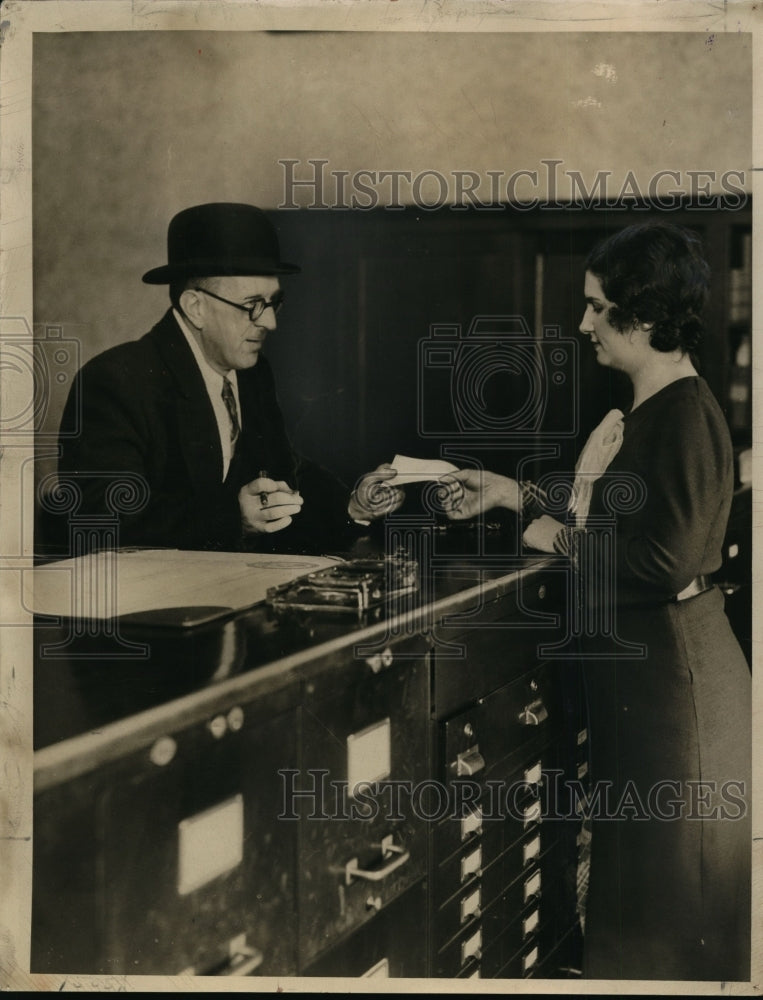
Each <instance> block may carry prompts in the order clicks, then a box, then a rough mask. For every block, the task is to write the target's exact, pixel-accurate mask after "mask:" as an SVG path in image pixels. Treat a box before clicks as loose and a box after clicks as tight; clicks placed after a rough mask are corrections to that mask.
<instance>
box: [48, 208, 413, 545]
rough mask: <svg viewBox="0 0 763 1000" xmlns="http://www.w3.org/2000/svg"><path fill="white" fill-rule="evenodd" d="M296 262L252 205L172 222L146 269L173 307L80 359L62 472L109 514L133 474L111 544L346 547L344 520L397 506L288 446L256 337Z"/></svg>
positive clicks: (272, 315) (65, 423)
mask: <svg viewBox="0 0 763 1000" xmlns="http://www.w3.org/2000/svg"><path fill="white" fill-rule="evenodd" d="M299 270H300V269H299V267H297V266H296V265H295V264H289V263H286V262H284V261H282V260H281V259H280V251H279V245H278V238H277V235H276V232H275V229H274V227H273V226H272V224H271V223H270V221H269V220H268V218H267V217H266V215H265V214H264V212H262V211H261V210H260V209H258V208H256V207H254V206H253V205H242V204H232V203H214V204H206V205H198V206H195V207H193V208H188V209H185V210H184V211H182V212H180V213H179V214H178V215H176V216H175V217H174V218H173V219H172V220H171V222H170V225H169V230H168V235H167V264H165V265H163V266H161V267H156V268H154V269H152V270H150V271H148V272H147V273H146V274H144V275H143V281H144V282H146V283H148V284H166V285H168V286H169V293H170V303H171V306H170V308H169V309H168V311H167V312H166V313H165V315H164V317H163V318H162V319H161V320H160V321H159V322H158V323H157V324H156V326H155V327H154V328H153V329H152V330H150V331H149V332H148V333H147V334H145V336H143V337H142V338H141V339H140V340H137V341H132V342H129V343H126V344H120V345H118V346H117V347H112V348H110V349H109V350H107V351H105V352H103V353H102V354H100V355H98V356H97V357H95V358H93V359H92V360H91V361H89V362H88V363H87V364H86V365H85V366H84V367H83V369H82V370H81V371H80V373H79V375H78V376H77V383H76V384H75V385H74V387H73V389H72V391H71V393H70V396H69V399H68V402H67V405H66V408H65V410H64V414H63V418H62V424H61V431H62V433H61V438H60V442H61V458H60V461H59V475H60V476H61V477H62V478H65V477H73V479H74V480H75V481H76V483H77V485H78V487H79V489H80V490H81V492H82V498H83V499H82V504H81V506H80V508H79V509H78V512H77V513H78V515H83V514H84V515H96V516H98V515H100V514H108V513H109V512H110V510H111V507H110V503H109V498H110V496H112V497H113V491H114V489H115V488H118V486H119V484H120V482H121V483H123V484H128V487H129V484H133V485H135V484H136V483H137V484H138V486H137V494H142V495H143V498H142V499H139V500H138V501H137V502H136V504H135V509H134V510H132V511H131V512H130V513H122V514H121V517H120V535H119V543H120V544H121V545H145V546H162V547H172V548H184V549H223V550H236V549H240V548H242V547H245V548H260V549H267V550H273V549H281V550H292V551H297V550H304V549H306V548H310V547H313V548H315V547H317V548H323V549H329V548H331V547H335V548H336V547H340V548H341V547H344V545H346V544H347V543H348V542H350V541H351V540H352V532H351V530H350V529H351V525H352V521H353V520H354V521H360V522H368V521H370V520H372V519H374V518H375V517H378V516H380V515H382V514H384V513H386V512H388V511H389V510H390V509H393V508H394V507H395V506H397V505H399V502H400V501H401V500H402V496H401V494H400V493H399V491H393V490H388V491H386V501H387V502H385V503H382V504H379V503H378V502H376V503H374V504H367V503H366V502H364V500H363V499H362V498H363V497H364V496H365V497H368V496H369V495H370V493H371V492H372V491H370V490H369V489H368V485H369V484H368V482H367V483H366V489H364V490H361V491H360V494H361V498H360V499H359V498H358V495H357V493H353V494H352V496H351V497H348V491H347V490H346V489H345V488H344V487H343V486H342V484H340V483H339V482H338V481H337V480H336V479H335V478H334V477H333V476H331V475H330V474H329V473H328V472H327V471H326V470H323V469H321V468H320V467H318V466H316V465H315V464H314V463H311V462H308V461H306V460H304V459H301V458H299V457H298V456H296V455H295V454H294V452H293V451H292V449H291V446H290V444H289V440H288V437H287V434H286V430H285V427H284V421H283V417H282V415H281V411H280V409H279V406H278V401H277V398H276V391H275V385H274V381H273V374H272V372H271V369H270V366H269V364H268V362H267V359H266V358H265V357H264V356H263V354H262V348H263V345H264V343H265V340H266V338H267V336H268V335H269V334H270V333H272V332H273V331H274V330H275V329H276V316H277V314H278V311H279V309H280V308H281V305H282V304H283V293H282V291H281V287H280V282H279V276H280V275H282V274H296V273H297V272H299ZM79 405H81V415H80V413H79V412H78V406H79ZM78 423H79V426H80V431H79V433H76V434H75V433H74V431H75V430H76V428H77V426H78ZM392 475H393V473H392V472H391V471H390V472H386V471H384V470H379V471H378V474H375V475H373V477H372V480H371V484H373V483H376V482H381V481H383V480H384V479H385V478H389V477H390V476H392ZM143 487H146V489H144V488H143ZM110 491H111V493H110ZM376 500H377V501H378V494H377V496H376ZM311 543H312V544H311Z"/></svg>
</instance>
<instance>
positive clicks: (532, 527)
mask: <svg viewBox="0 0 763 1000" xmlns="http://www.w3.org/2000/svg"><path fill="white" fill-rule="evenodd" d="M563 527H564V525H563V524H560V522H559V521H556V520H554V518H553V517H549V515H548V514H544V515H543V516H542V517H538V518H536V519H535V520H534V521H531V522H530V524H529V525H528V527H527V528H526V529H525V533H524V534H523V535H522V541H523V542H524V543H525V545H527V546H528V548H531V549H539V550H540V551H541V552H554V551H555V550H554V539H555V538H556V536H557V535H558V534H559V532H560V531H561V530H562V528H563Z"/></svg>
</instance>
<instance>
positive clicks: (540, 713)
mask: <svg viewBox="0 0 763 1000" xmlns="http://www.w3.org/2000/svg"><path fill="white" fill-rule="evenodd" d="M547 718H548V710H547V709H546V706H545V705H544V704H543V699H542V698H536V699H535V701H531V702H530V704H529V705H525V707H524V708H523V709H522V711H521V712H520V713H519V722H520V724H521V725H523V726H539V725H540V724H541V722H545V721H546V719H547Z"/></svg>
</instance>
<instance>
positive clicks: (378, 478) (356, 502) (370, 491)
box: [347, 463, 405, 521]
mask: <svg viewBox="0 0 763 1000" xmlns="http://www.w3.org/2000/svg"><path fill="white" fill-rule="evenodd" d="M396 475H397V470H395V469H393V468H392V466H391V465H389V464H388V463H385V464H383V465H380V466H379V467H378V469H375V470H374V471H373V472H369V473H367V474H366V475H365V476H363V478H362V479H361V480H360V482H359V483H358V485H357V487H356V488H355V489H354V490H353V491H352V494H351V496H350V502H349V504H348V505H347V513H348V514H349V516H350V517H351V518H352V519H353V521H373V520H375V519H376V518H378V517H384V516H385V515H386V514H391V513H392V511H393V510H397V509H398V507H400V506H401V504H402V502H403V500H405V490H403V489H401V488H400V487H399V486H388V485H387V480H388V479H394V478H395V476H396Z"/></svg>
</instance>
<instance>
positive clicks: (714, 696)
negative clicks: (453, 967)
mask: <svg viewBox="0 0 763 1000" xmlns="http://www.w3.org/2000/svg"><path fill="white" fill-rule="evenodd" d="M616 628H617V635H618V636H619V637H620V638H622V639H625V640H628V641H630V642H640V643H644V644H645V645H646V652H645V656H644V657H643V658H641V659H625V658H622V657H620V656H617V655H615V656H612V657H611V658H609V659H588V658H586V660H585V663H584V676H585V679H586V692H587V698H588V710H589V722H590V725H589V733H590V751H591V778H592V782H593V785H592V787H593V793H594V794H593V797H592V804H591V806H592V838H591V870H590V881H589V894H588V900H587V903H586V915H585V953H584V975H585V976H586V977H587V978H607V979H667V980H671V979H674V980H686V979H691V980H727V981H728V980H732V981H733V980H742V981H744V980H748V979H749V977H750V882H751V847H752V843H751V816H750V811H751V810H750V793H751V723H752V705H751V681H750V670H749V667H748V665H747V662H746V660H745V659H744V656H743V655H742V652H741V649H740V648H739V645H738V643H737V641H736V639H735V638H734V635H733V633H732V631H731V628H730V626H729V623H728V620H727V618H726V615H725V614H724V611H723V595H722V594H721V592H720V591H719V590H717V589H713V590H710V591H708V592H706V593H704V594H700V595H699V596H697V597H694V598H692V599H690V600H687V601H682V602H680V603H671V604H667V605H663V606H660V607H654V608H639V609H618V618H617V625H616ZM586 648H587V650H589V647H588V646H587V647H586ZM590 651H597V652H599V653H601V652H602V647H601V646H598V647H597V646H596V645H592V646H591V647H590Z"/></svg>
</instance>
